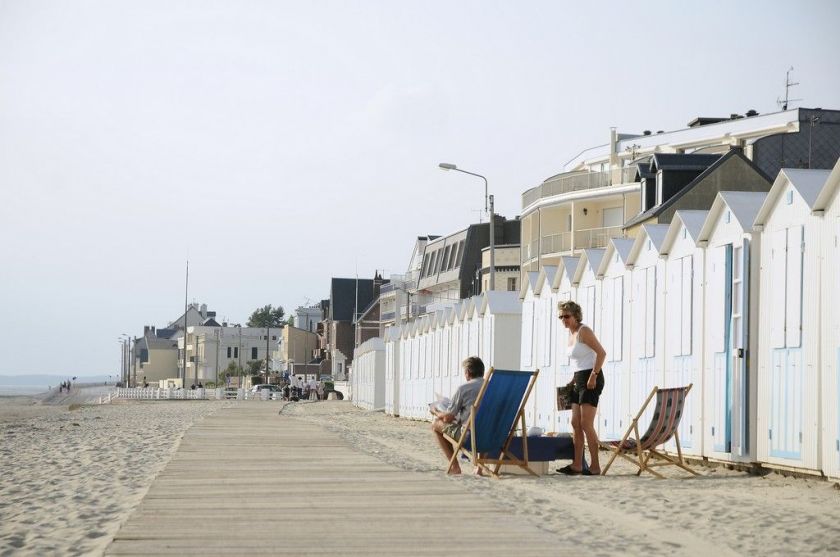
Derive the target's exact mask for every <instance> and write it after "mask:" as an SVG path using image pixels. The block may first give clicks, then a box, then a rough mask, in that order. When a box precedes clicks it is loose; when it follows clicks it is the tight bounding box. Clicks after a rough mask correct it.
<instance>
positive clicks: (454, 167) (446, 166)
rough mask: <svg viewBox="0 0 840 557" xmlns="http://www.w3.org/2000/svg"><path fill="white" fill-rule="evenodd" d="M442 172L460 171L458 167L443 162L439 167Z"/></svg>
mask: <svg viewBox="0 0 840 557" xmlns="http://www.w3.org/2000/svg"><path fill="white" fill-rule="evenodd" d="M438 166H439V167H440V168H441V169H442V170H458V167H457V166H455V165H454V164H452V163H449V162H442V163H440V164H439V165H438Z"/></svg>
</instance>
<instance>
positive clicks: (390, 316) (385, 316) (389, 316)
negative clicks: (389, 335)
mask: <svg viewBox="0 0 840 557" xmlns="http://www.w3.org/2000/svg"><path fill="white" fill-rule="evenodd" d="M396 316H397V313H396V312H394V311H386V312H383V313H382V315H381V316H380V317H379V320H380V321H393V320H394V318H395V317H396Z"/></svg>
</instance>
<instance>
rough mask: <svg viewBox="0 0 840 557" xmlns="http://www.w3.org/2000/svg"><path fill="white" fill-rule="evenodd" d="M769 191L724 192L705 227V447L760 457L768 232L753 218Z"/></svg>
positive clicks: (731, 457)
mask: <svg viewBox="0 0 840 557" xmlns="http://www.w3.org/2000/svg"><path fill="white" fill-rule="evenodd" d="M766 196H767V194H766V193H764V192H740V191H738V192H719V193H718V194H717V196H716V197H715V200H714V202H713V203H712V207H711V209H710V210H709V214H708V215H707V217H706V220H705V222H704V223H703V228H702V229H701V230H700V234H699V236H698V241H699V243H700V245H701V246H702V247H704V248H705V250H706V256H705V262H704V273H705V292H704V300H703V315H704V321H705V323H704V329H703V341H702V345H703V380H702V387H703V417H704V420H703V432H702V435H703V441H702V443H703V454H704V456H707V457H711V458H715V459H719V460H726V461H750V460H752V459H753V458H754V457H755V454H756V453H755V431H756V429H755V428H756V425H755V419H754V416H755V402H756V395H755V393H756V388H755V374H754V370H755V364H754V363H751V362H752V356H753V355H756V354H757V353H758V338H757V336H758V335H756V334H755V332H756V331H757V327H758V302H759V283H758V279H759V276H760V273H759V263H760V258H759V254H760V253H761V251H760V249H761V241H760V239H761V236H760V234H758V233H753V229H752V223H753V221H754V220H755V216H756V214H757V213H758V210H759V209H760V208H761V204H762V203H763V202H764V199H765V197H766Z"/></svg>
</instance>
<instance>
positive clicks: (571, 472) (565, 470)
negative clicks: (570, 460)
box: [557, 464, 585, 476]
mask: <svg viewBox="0 0 840 557" xmlns="http://www.w3.org/2000/svg"><path fill="white" fill-rule="evenodd" d="M557 472H558V473H560V474H566V475H567V476H580V475H581V474H584V473H585V472H583V471H581V470H575V469H574V468H572V465H571V464H568V465H566V466H564V467H562V468H558V469H557Z"/></svg>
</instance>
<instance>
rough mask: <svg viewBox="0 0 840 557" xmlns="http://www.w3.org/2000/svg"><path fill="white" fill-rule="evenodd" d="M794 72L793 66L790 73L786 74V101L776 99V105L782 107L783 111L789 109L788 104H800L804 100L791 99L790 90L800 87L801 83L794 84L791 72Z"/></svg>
mask: <svg viewBox="0 0 840 557" xmlns="http://www.w3.org/2000/svg"><path fill="white" fill-rule="evenodd" d="M792 71H793V66H791V67H790V68H789V69H788V71H787V72H786V73H785V100H781V99H779V98H777V99H776V104H778V105H779V106H781V107H782V110H787V109H788V104H790V103H792V102H798V101H801V100H802V99H791V98H790V88H791V87H795V86H796V85H799V82H798V81H797V82H792V81H791V80H790V72H792Z"/></svg>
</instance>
